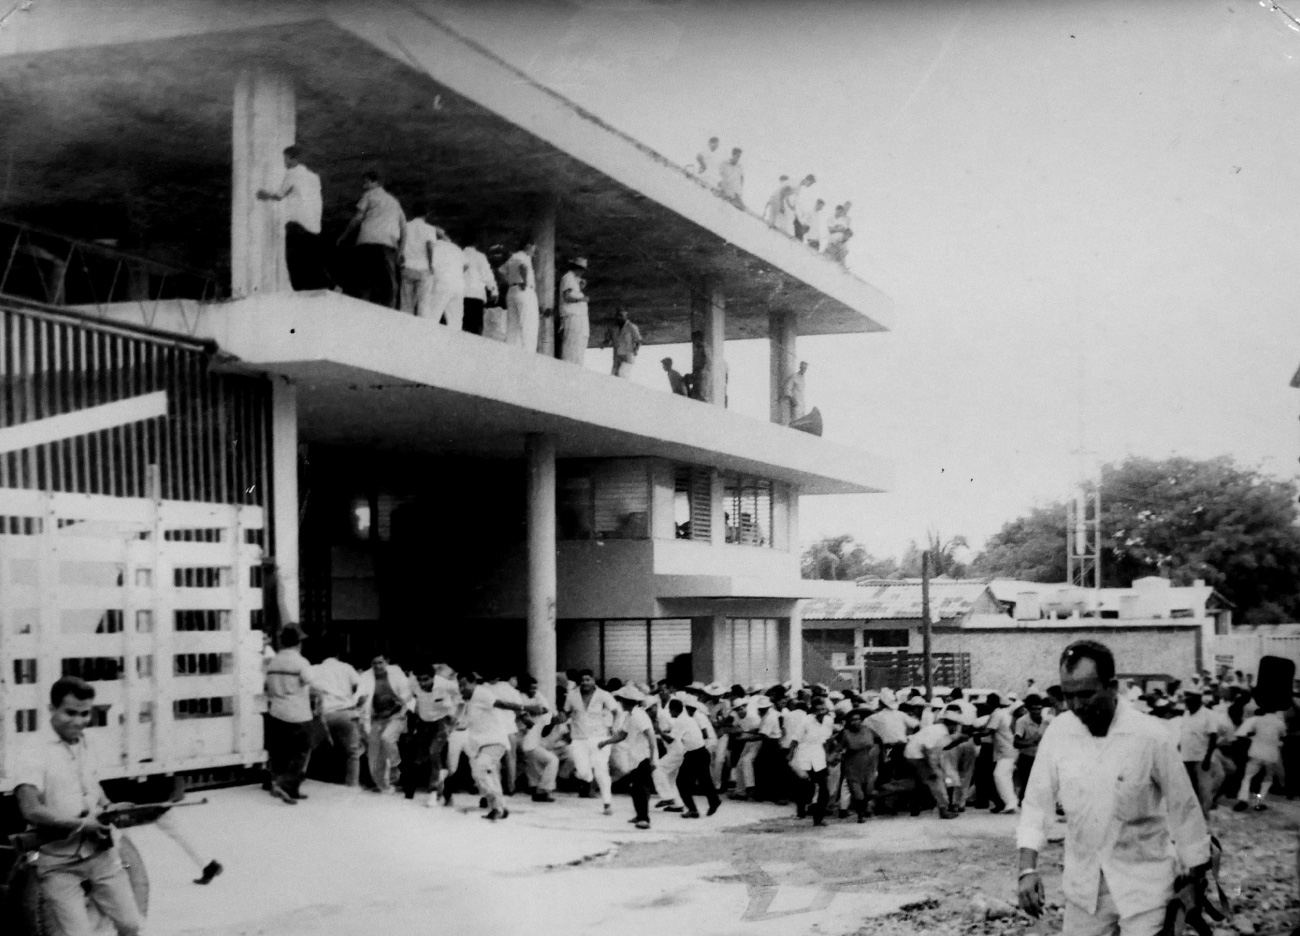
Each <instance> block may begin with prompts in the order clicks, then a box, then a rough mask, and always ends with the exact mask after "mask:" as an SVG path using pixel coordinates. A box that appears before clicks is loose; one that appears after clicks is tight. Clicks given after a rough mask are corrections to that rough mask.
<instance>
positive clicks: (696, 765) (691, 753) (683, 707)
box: [668, 696, 722, 819]
mask: <svg viewBox="0 0 1300 936" xmlns="http://www.w3.org/2000/svg"><path fill="white" fill-rule="evenodd" d="M687 704H688V703H687V702H686V701H685V700H684V699H683V698H681V697H679V696H674V697H673V698H672V699H669V700H668V718H669V736H670V737H671V738H672V740H673V742H674V743H679V744H681V746H682V765H681V767H679V768H678V769H677V795H678V796H679V797H680V798H681V801H682V805H683V806H685V807H686V810H685V812H683V813H682V818H684V819H698V818H700V813H699V810H697V809H696V808H695V797H694V795H693V794H694V793H695V790H696V787H698V788H699V789H701V790H703V791H704V798H705V799H706V800H707V801H708V803H709V815H710V816H712V815H713V814H714V813H715V812H717V811H718V807H719V806H721V805H722V800H721V799H719V798H718V791H717V790H716V789H714V787H713V778H712V777H711V776H710V775H709V750H708V748H707V747H706V745H705V740H704V731H703V730H702V729H701V727H700V724H699V722H698V721H697V720H696V718H695V709H696V703H695V700H694V699H692V700H690V708H689V709H688V708H687Z"/></svg>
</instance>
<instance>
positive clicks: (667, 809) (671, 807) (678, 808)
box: [664, 803, 686, 812]
mask: <svg viewBox="0 0 1300 936" xmlns="http://www.w3.org/2000/svg"><path fill="white" fill-rule="evenodd" d="M684 809H686V807H685V806H678V805H677V804H676V803H672V804H670V805H668V806H665V807H664V812H682V811H683V810H684Z"/></svg>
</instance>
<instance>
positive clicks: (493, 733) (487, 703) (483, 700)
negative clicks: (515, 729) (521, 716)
mask: <svg viewBox="0 0 1300 936" xmlns="http://www.w3.org/2000/svg"><path fill="white" fill-rule="evenodd" d="M496 703H497V696H496V693H495V692H493V691H492V690H491V689H489V688H488V687H487V686H484V685H482V684H479V685H477V686H475V687H474V694H473V695H471V696H470V697H469V703H468V704H467V705H466V706H465V720H466V726H467V727H468V729H469V738H468V739H467V740H468V741H469V743H470V746H471V747H472V748H473V749H474V750H478V749H479V748H481V747H487V746H488V745H489V744H500V745H502V746H503V747H504V746H505V745H507V744H509V743H510V732H508V731H506V730H505V727H504V723H503V722H504V720H503V719H502V718H501V717H500V716H501V715H503V714H504V715H509V716H510V718H511V722H512V723H513V721H514V713H513V712H509V711H506V710H505V709H499V708H497V707H496Z"/></svg>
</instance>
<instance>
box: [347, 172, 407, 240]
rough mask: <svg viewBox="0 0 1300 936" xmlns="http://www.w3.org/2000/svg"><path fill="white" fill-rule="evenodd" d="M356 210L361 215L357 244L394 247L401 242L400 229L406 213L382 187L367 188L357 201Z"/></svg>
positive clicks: (404, 222) (403, 228) (404, 225)
mask: <svg viewBox="0 0 1300 936" xmlns="http://www.w3.org/2000/svg"><path fill="white" fill-rule="evenodd" d="M357 211H358V212H359V213H360V215H361V229H360V231H358V232H357V244H358V245H360V244H383V245H384V246H385V247H396V246H397V245H398V244H400V243H401V242H402V231H403V230H405V229H406V215H404V214H403V213H402V206H401V205H400V204H399V203H398V201H397V199H396V198H394V197H393V196H392V195H391V194H389V193H388V192H386V191H384V189H383V188H382V187H378V186H377V187H375V188H372V189H368V190H367V191H366V193H365V194H364V195H362V196H361V200H360V201H359V202H357Z"/></svg>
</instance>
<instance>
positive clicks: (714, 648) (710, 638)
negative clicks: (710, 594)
mask: <svg viewBox="0 0 1300 936" xmlns="http://www.w3.org/2000/svg"><path fill="white" fill-rule="evenodd" d="M691 670H692V673H693V677H692V678H693V679H695V680H696V681H697V682H702V683H712V682H716V683H722V684H723V685H726V686H730V684H731V681H732V678H731V672H732V670H731V645H730V642H729V641H728V640H727V619H726V618H725V617H724V616H723V615H720V614H715V615H709V616H706V617H693V618H691Z"/></svg>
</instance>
